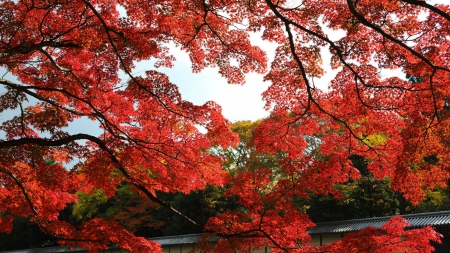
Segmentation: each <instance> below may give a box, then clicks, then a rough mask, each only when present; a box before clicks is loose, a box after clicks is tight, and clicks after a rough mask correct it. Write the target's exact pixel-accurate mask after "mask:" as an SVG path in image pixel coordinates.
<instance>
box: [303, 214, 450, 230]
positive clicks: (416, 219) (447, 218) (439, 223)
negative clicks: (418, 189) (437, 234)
mask: <svg viewBox="0 0 450 253" xmlns="http://www.w3.org/2000/svg"><path fill="white" fill-rule="evenodd" d="M400 216H402V217H403V218H406V220H408V222H409V223H410V226H409V228H416V227H424V226H433V227H447V226H450V211H442V212H429V213H418V214H407V215H400ZM392 217H394V216H385V217H378V218H365V219H356V220H345V221H334V222H321V223H317V224H316V226H315V227H314V228H311V229H310V230H309V231H308V233H309V234H310V235H316V234H340V233H348V232H353V231H358V230H362V229H365V228H367V227H370V226H372V227H376V228H381V226H383V225H384V224H385V223H386V222H387V221H388V220H389V219H390V218H392Z"/></svg>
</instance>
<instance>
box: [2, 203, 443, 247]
mask: <svg viewBox="0 0 450 253" xmlns="http://www.w3.org/2000/svg"><path fill="white" fill-rule="evenodd" d="M400 216H402V217H404V218H406V219H407V220H408V222H409V223H410V224H411V225H410V226H409V227H410V228H416V227H423V226H433V227H450V211H443V212H429V213H419V214H408V215H400ZM392 217H393V216H386V217H378V218H366V219H356V220H345V221H334V222H321V223H317V224H316V227H314V228H312V229H310V230H309V231H308V233H309V234H310V235H318V234H341V233H349V232H353V231H358V230H362V229H365V228H367V227H369V226H373V227H376V228H381V226H383V225H384V224H385V223H386V222H387V221H388V220H389V219H390V218H392ZM203 235H204V234H189V235H175V236H164V237H154V238H149V240H152V241H156V242H157V243H159V244H161V245H162V246H164V245H180V244H193V243H197V242H198V241H199V240H200V238H201V237H202V236H203ZM217 238H218V237H216V236H211V237H210V238H209V240H210V241H211V242H216V241H217ZM112 248H115V247H112ZM2 252H9V253H47V252H54V253H63V252H86V251H85V250H84V249H79V248H75V249H70V248H69V247H47V248H36V249H23V250H14V251H2Z"/></svg>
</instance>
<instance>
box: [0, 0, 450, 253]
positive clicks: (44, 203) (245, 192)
mask: <svg viewBox="0 0 450 253" xmlns="http://www.w3.org/2000/svg"><path fill="white" fill-rule="evenodd" d="M119 9H120V10H122V13H121V12H119V11H118V10H119ZM0 13H1V14H0V18H1V22H0V66H1V67H2V68H3V69H4V70H5V71H6V72H7V73H8V74H9V75H5V76H3V77H2V78H0V84H2V86H3V89H2V93H1V96H0V113H5V112H13V113H15V116H14V117H13V118H12V119H8V120H4V121H3V122H2V124H1V125H0V131H1V133H2V134H3V137H2V139H1V140H0V214H1V215H0V232H1V233H3V232H6V233H7V232H10V231H11V230H12V224H13V220H14V219H15V218H20V217H23V218H26V219H29V220H31V221H33V222H34V223H35V224H36V225H37V226H38V227H39V229H40V230H41V231H43V232H45V233H46V234H48V235H49V236H51V237H52V238H53V239H54V240H56V241H58V242H59V243H60V244H65V245H70V246H79V247H85V248H87V249H88V250H89V251H92V252H95V251H97V250H99V249H103V248H105V247H107V245H108V243H114V244H117V245H118V246H120V247H122V248H124V249H128V250H131V251H133V252H158V251H160V246H159V245H158V244H156V243H155V242H152V241H147V240H146V239H144V238H140V237H135V236H134V235H133V234H132V233H131V232H130V231H129V230H127V229H125V228H123V226H121V225H120V223H118V222H114V221H108V220H105V219H101V218H89V217H88V218H87V219H85V220H83V222H82V223H81V224H80V225H78V226H74V225H72V224H70V223H68V222H67V221H64V220H63V219H62V218H61V214H60V213H61V211H62V210H64V208H65V207H66V206H68V205H70V204H73V203H76V202H77V200H82V199H84V200H89V198H86V197H83V195H82V194H81V193H85V194H92V193H101V194H102V195H97V199H98V200H100V199H99V198H102V197H103V195H104V196H106V197H112V196H113V195H115V194H116V189H117V188H118V186H120V185H127V187H128V189H129V191H131V192H135V193H138V194H140V195H141V196H143V197H145V198H147V199H148V200H149V201H151V202H152V204H157V205H158V206H160V207H162V208H166V209H167V210H169V211H170V212H171V213H172V214H174V215H176V216H177V217H178V218H180V219H183V220H185V221H186V222H188V223H189V224H191V225H192V226H194V227H196V228H198V230H199V231H203V232H205V233H210V234H215V235H217V236H219V237H220V238H221V239H220V240H219V241H218V244H217V245H216V247H215V250H216V252H235V251H236V250H237V251H239V252H247V251H248V250H249V249H250V247H255V248H258V247H261V246H269V247H271V248H272V249H273V250H274V251H275V252H316V251H317V252H322V251H324V250H325V251H333V252H340V251H341V252H349V249H350V248H353V249H354V250H355V252H356V251H358V252H361V251H364V250H365V251H370V252H375V251H374V250H378V251H379V252H386V251H392V250H395V251H402V250H408V251H409V252H410V251H412V252H430V251H431V246H429V241H430V240H435V241H437V240H439V235H438V234H436V233H435V232H434V231H433V230H432V229H431V228H428V227H427V228H422V229H417V230H408V231H406V232H405V231H403V228H404V227H405V226H406V225H407V224H406V223H405V221H404V220H402V219H400V218H394V219H393V220H391V221H390V222H389V223H388V224H386V225H385V226H384V227H383V228H382V230H384V232H381V231H379V230H374V229H367V230H364V231H361V232H359V233H357V234H355V235H349V236H348V237H346V238H344V239H343V240H342V241H340V242H338V243H335V244H332V245H327V246H324V247H312V246H309V242H310V240H311V238H310V237H309V235H308V234H307V232H306V230H307V228H310V227H312V226H314V224H313V222H312V221H311V220H310V219H309V218H308V216H307V215H306V214H304V213H303V212H302V211H301V210H299V209H298V208H297V207H296V205H295V203H294V200H295V199H298V198H308V197H309V196H311V194H328V195H331V196H335V197H338V198H339V197H341V195H340V194H341V193H340V192H339V191H337V190H336V189H335V187H334V185H335V184H337V183H345V182H347V181H349V180H353V179H358V178H360V177H361V175H362V173H363V172H362V171H360V170H358V169H357V168H356V167H355V165H354V164H353V163H352V161H351V159H350V157H352V156H359V157H363V158H364V161H365V162H366V163H367V166H366V170H367V173H370V174H371V175H373V176H374V178H376V179H378V180H381V179H383V178H385V177H388V178H390V182H391V187H392V189H393V190H395V191H396V192H399V193H401V194H402V195H403V197H404V198H405V199H406V200H408V201H410V202H412V203H414V204H417V203H418V202H419V201H420V200H421V199H423V198H424V197H425V195H426V194H425V193H426V191H427V190H430V189H434V188H435V187H445V186H446V182H447V180H448V179H449V177H450V174H449V169H448V164H449V160H450V155H449V154H450V152H449V147H450V145H449V143H450V139H449V131H450V126H449V124H450V117H449V115H450V114H449V108H450V107H449V104H448V103H449V101H448V99H449V93H450V87H449V84H450V83H449V81H450V80H449V77H450V76H449V74H450V66H449V53H450V23H449V22H450V7H449V5H446V4H432V3H429V2H427V1H422V0H390V1H388V0H381V1H370V0H335V1H331V0H300V1H271V0H251V1H250V0H248V1H247V0H243V1H234V0H183V1H178V0H163V1H158V0H155V1H134V0H123V1H114V0H108V1H106V0H79V1H76V0H64V1H61V0H31V1H29V0H17V1H11V0H4V1H1V3H0ZM330 30H334V31H341V32H342V33H343V36H342V37H341V38H331V37H329V36H328V35H327V31H330ZM254 32H257V33H258V34H260V35H261V39H263V40H267V41H271V42H273V43H276V44H277V45H278V47H277V49H276V52H275V58H274V60H273V61H272V62H270V63H268V61H267V56H266V52H265V51H264V49H261V48H259V47H257V46H253V45H252V43H251V41H250V39H249V38H250V34H251V33H254ZM168 43H174V44H175V45H176V46H178V47H180V48H182V49H183V50H184V51H186V52H187V53H188V54H189V56H190V60H191V62H192V70H193V72H200V71H201V70H202V69H204V68H207V67H216V68H217V69H218V72H219V73H220V74H221V75H222V76H223V77H224V78H226V79H227V80H228V82H229V83H231V84H243V83H244V81H245V74H246V73H250V72H256V73H261V74H265V81H267V82H270V84H271V85H270V87H269V88H268V89H267V91H266V92H264V93H263V99H264V100H265V101H266V109H268V110H271V116H270V117H269V118H267V119H265V120H264V121H262V122H261V123H259V124H258V126H257V127H255V129H254V139H253V140H252V145H254V151H255V152H257V153H259V154H266V155H267V156H266V157H265V158H264V157H261V159H262V160H260V161H263V160H264V159H268V158H271V159H272V158H274V159H275V158H276V159H275V161H276V165H270V166H265V165H264V163H260V161H259V162H257V163H255V164H254V165H255V166H256V167H252V168H251V169H236V170H235V171H233V173H230V172H229V171H227V170H224V169H223V168H222V166H223V165H224V160H225V158H224V156H223V155H218V152H215V151H216V150H218V149H219V148H218V147H221V148H224V149H227V148H232V147H235V146H236V145H239V138H238V136H237V134H235V133H233V132H232V131H230V129H229V127H230V122H229V121H228V120H227V119H225V118H224V117H223V116H222V114H221V108H220V106H218V105H217V104H216V103H214V102H213V101H211V102H207V103H205V104H204V105H194V104H192V103H190V102H189V101H184V100H183V99H182V98H181V95H180V93H179V92H178V88H177V86H176V85H175V84H172V83H171V82H170V80H169V78H168V77H167V76H166V75H164V74H163V73H160V72H158V71H156V70H149V71H147V72H146V75H145V76H144V77H140V76H134V75H133V74H132V70H133V67H134V64H135V63H136V62H139V61H144V60H149V59H151V60H155V61H156V66H167V67H170V66H171V65H172V63H173V61H174V57H173V56H172V55H170V50H169V47H168V46H167V45H168ZM321 50H327V51H329V53H330V55H331V66H329V67H331V69H333V70H337V71H338V74H337V75H336V76H335V78H334V79H333V80H332V81H331V83H330V85H329V88H328V90H327V91H323V90H320V89H317V88H316V87H315V85H314V80H317V79H319V78H321V77H323V76H324V74H325V70H326V69H327V68H328V66H324V64H323V63H322V62H323V61H322V60H323V59H322V57H324V56H323V54H321ZM385 70H396V71H397V72H398V73H401V74H398V75H397V76H394V77H385V76H384V74H383V73H384V72H383V71H385ZM120 73H124V75H125V76H126V77H125V78H122V79H124V80H121V79H120V78H119V74H120ZM9 76H11V78H9ZM405 76H406V77H407V78H405ZM31 99H32V101H33V102H32V103H31V104H27V101H28V100H31ZM34 101H35V102H34ZM79 119H84V120H91V121H94V122H96V123H97V124H98V125H99V127H100V128H101V129H102V130H103V133H102V134H101V135H99V136H94V135H92V134H91V133H78V134H70V133H69V132H68V130H67V126H68V125H69V124H70V123H71V122H73V121H75V120H79ZM199 128H204V129H206V133H203V132H202V131H200V130H199ZM241 137H242V136H241ZM311 142H314V143H315V144H317V148H314V149H311V148H310V144H311ZM257 153H253V154H257ZM249 155H252V154H249ZM71 161H75V163H76V164H75V165H73V166H71V167H70V168H66V167H65V166H64V165H65V164H67V163H68V162H71ZM225 165H226V164H225ZM364 173H365V172H364ZM208 185H209V186H213V187H219V188H220V187H223V188H224V189H226V191H225V196H226V197H230V198H231V197H232V198H234V199H237V201H238V203H239V205H240V206H241V208H239V209H238V210H234V209H230V210H225V211H223V212H221V213H220V214H218V215H216V216H214V217H212V218H210V219H209V220H208V221H207V223H206V225H204V226H202V225H199V224H198V223H197V222H196V221H194V220H192V219H191V218H190V217H189V216H188V215H187V214H185V213H182V212H180V211H178V210H177V209H176V208H174V207H173V206H171V205H170V204H169V203H167V202H166V201H164V200H163V199H162V198H160V197H159V196H158V194H161V193H184V194H187V193H190V192H192V191H196V190H202V189H205V188H206V187H207V186H208ZM79 211H81V210H79ZM368 238H370V239H368ZM386 242H388V243H386Z"/></svg>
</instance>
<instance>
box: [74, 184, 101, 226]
mask: <svg viewBox="0 0 450 253" xmlns="http://www.w3.org/2000/svg"><path fill="white" fill-rule="evenodd" d="M77 196H78V203H76V204H75V205H74V207H73V210H72V214H73V216H75V218H76V219H78V220H87V219H90V218H93V217H94V216H95V214H97V213H98V211H99V210H98V207H99V206H100V205H102V204H105V203H106V202H107V201H108V197H107V196H106V195H105V194H104V193H103V190H102V189H95V190H94V191H93V192H92V193H91V194H87V193H84V192H77Z"/></svg>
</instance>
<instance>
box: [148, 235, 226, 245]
mask: <svg viewBox="0 0 450 253" xmlns="http://www.w3.org/2000/svg"><path fill="white" fill-rule="evenodd" d="M204 235H205V234H190V235H174V236H163V237H153V238H149V240H152V241H155V242H157V243H159V244H161V245H162V246H164V245H175V244H177V245H179V244H193V243H197V242H199V241H200V238H201V237H202V236H204ZM217 238H218V237H217V236H211V237H210V238H209V241H210V242H216V241H217Z"/></svg>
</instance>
